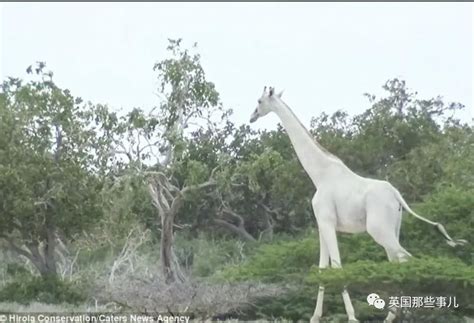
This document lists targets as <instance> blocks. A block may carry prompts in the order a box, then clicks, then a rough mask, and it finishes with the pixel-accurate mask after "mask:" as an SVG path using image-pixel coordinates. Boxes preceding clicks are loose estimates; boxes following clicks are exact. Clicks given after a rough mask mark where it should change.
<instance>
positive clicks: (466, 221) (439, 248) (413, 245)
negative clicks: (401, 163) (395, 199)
mask: <svg viewBox="0 0 474 323" xmlns="http://www.w3.org/2000/svg"><path fill="white" fill-rule="evenodd" d="M416 212H418V213H419V214H422V215H424V216H426V217H427V218H429V219H431V220H433V221H437V222H440V223H442V224H443V225H444V226H445V228H446V230H447V231H448V232H449V233H450V234H451V235H452V236H453V237H455V238H459V239H466V240H468V241H469V240H472V237H473V236H474V225H473V224H474V223H473V221H474V190H472V189H468V190H466V189H463V188H459V187H456V186H448V185H446V186H441V187H440V188H439V189H438V190H437V191H436V192H434V193H433V194H432V195H430V196H429V197H428V198H427V199H426V201H425V202H424V203H421V204H419V205H418V206H417V207H416ZM401 230H402V233H401V236H400V241H401V243H402V245H405V246H406V248H407V249H408V250H409V251H410V252H411V253H412V254H413V255H415V256H421V255H431V256H436V255H444V256H453V255H455V256H457V257H459V258H460V259H461V260H463V261H464V262H465V263H466V264H471V265H472V264H473V255H474V246H473V244H472V241H470V242H471V243H469V244H467V245H464V246H462V247H455V248H452V247H450V246H448V245H447V244H446V242H445V240H444V239H443V238H442V237H441V235H440V234H439V232H438V231H437V230H436V229H435V228H433V227H432V226H429V225H427V224H426V223H424V222H421V221H419V220H417V219H415V218H414V217H412V216H410V215H406V216H405V217H404V220H403V223H402V229H401Z"/></svg>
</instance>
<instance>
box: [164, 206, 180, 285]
mask: <svg viewBox="0 0 474 323" xmlns="http://www.w3.org/2000/svg"><path fill="white" fill-rule="evenodd" d="M173 223H174V215H173V214H170V213H167V212H166V213H165V214H161V244H160V255H161V257H160V263H161V272H162V274H163V277H164V278H165V281H166V283H167V284H169V283H173V282H175V281H176V277H177V276H176V273H175V271H174V266H173V260H174V259H173V258H174V253H173Z"/></svg>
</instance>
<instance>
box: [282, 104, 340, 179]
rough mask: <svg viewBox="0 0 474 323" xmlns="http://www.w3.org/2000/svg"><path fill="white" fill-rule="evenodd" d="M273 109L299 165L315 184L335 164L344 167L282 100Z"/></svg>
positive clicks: (324, 177)
mask: <svg viewBox="0 0 474 323" xmlns="http://www.w3.org/2000/svg"><path fill="white" fill-rule="evenodd" d="M274 111H275V113H276V114H277V115H278V117H279V118H280V120H281V122H282V124H283V127H284V128H285V130H286V132H287V133H288V136H289V137H290V141H291V143H292V145H293V147H294V149H295V151H296V155H297V156H298V159H299V161H300V163H301V165H302V166H303V168H304V170H305V171H306V173H308V175H309V177H310V178H311V180H312V181H313V183H314V184H315V185H317V183H321V182H322V181H323V180H325V179H326V178H327V177H328V176H330V175H329V174H330V171H329V169H331V170H332V169H334V167H335V166H342V167H344V164H343V163H342V161H341V160H340V159H339V158H337V157H336V156H334V155H332V154H331V153H329V152H328V151H326V150H325V149H324V148H323V147H322V146H321V145H319V143H318V142H317V141H316V140H315V139H314V138H313V136H312V135H311V134H310V133H309V131H308V130H307V129H306V128H305V126H304V125H303V124H302V123H301V122H300V121H299V120H298V118H297V117H296V115H295V114H294V113H293V111H291V109H290V108H289V107H288V106H287V105H286V104H285V103H284V102H283V101H281V100H278V103H277V104H276V106H275V109H274Z"/></svg>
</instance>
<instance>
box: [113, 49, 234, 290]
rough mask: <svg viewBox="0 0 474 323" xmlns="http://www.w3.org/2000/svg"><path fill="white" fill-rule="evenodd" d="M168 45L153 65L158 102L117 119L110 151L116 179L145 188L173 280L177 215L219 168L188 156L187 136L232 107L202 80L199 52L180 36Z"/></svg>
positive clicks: (168, 279)
mask: <svg viewBox="0 0 474 323" xmlns="http://www.w3.org/2000/svg"><path fill="white" fill-rule="evenodd" d="M194 47H196V45H195V46H194ZM167 49H168V51H169V52H170V54H171V58H168V59H164V60H162V61H160V62H158V63H156V64H155V66H154V70H155V71H157V74H158V81H159V88H158V97H159V98H160V102H159V105H158V106H157V107H155V108H154V109H152V110H151V111H150V112H149V113H145V112H144V111H143V110H141V109H138V108H137V109H134V110H133V111H131V112H130V113H128V114H127V115H125V116H122V117H120V118H118V122H117V123H116V124H115V125H114V128H113V131H112V132H111V133H112V137H111V139H110V141H111V142H113V147H114V148H113V149H111V151H110V155H111V156H112V158H113V160H114V166H113V169H114V174H115V177H116V180H117V181H119V182H120V181H122V182H123V180H124V179H127V180H129V181H130V182H134V183H136V184H137V185H146V186H147V187H148V192H149V195H150V197H151V201H152V203H153V205H154V206H155V208H156V211H157V214H158V216H159V225H158V227H159V230H160V241H161V243H160V255H161V257H160V263H161V266H160V269H161V272H162V274H163V276H164V278H165V280H166V282H168V283H171V282H174V281H176V280H182V279H183V276H182V275H181V274H180V270H179V266H178V263H177V260H176V257H175V256H174V252H173V234H174V226H175V220H176V217H177V215H178V214H179V212H180V210H181V209H182V207H183V205H184V203H185V201H186V199H188V198H189V197H191V196H192V194H193V192H194V191H197V190H201V189H207V188H209V187H212V186H214V185H215V181H214V178H213V176H214V174H215V172H216V171H217V168H216V167H214V168H210V167H209V165H206V164H202V163H199V162H198V161H193V160H192V159H190V158H189V154H187V149H188V145H189V137H190V136H191V133H192V132H193V131H199V129H202V128H206V129H216V127H218V125H219V123H220V122H221V121H223V120H225V119H226V117H227V116H228V115H229V113H230V111H226V110H224V108H223V107H222V104H221V102H220V100H219V94H218V92H217V90H216V89H215V86H214V84H213V83H212V82H209V81H208V80H207V79H206V75H205V73H204V69H203V68H202V66H201V63H200V56H199V55H198V54H192V53H190V51H189V50H187V49H182V48H181V40H169V46H168V48H167ZM216 166H218V165H216ZM182 170H184V172H180V171H182ZM130 178H134V179H132V180H130ZM145 220H146V221H147V222H148V223H150V219H145ZM153 222H157V221H156V219H155V220H153Z"/></svg>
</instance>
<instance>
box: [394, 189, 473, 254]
mask: <svg viewBox="0 0 474 323" xmlns="http://www.w3.org/2000/svg"><path fill="white" fill-rule="evenodd" d="M392 188H393V191H394V193H395V198H396V199H397V201H398V202H399V203H400V205H401V206H402V207H403V208H404V209H405V210H406V211H407V212H408V213H410V214H411V215H413V216H414V217H415V218H417V219H419V220H421V221H423V222H426V223H428V224H431V225H432V226H434V227H435V228H436V229H437V230H438V232H439V233H441V235H442V236H443V237H444V238H445V239H446V243H447V244H448V245H450V246H451V247H455V246H462V245H465V244H467V243H468V242H467V240H464V239H456V240H455V239H453V238H451V236H450V235H449V234H448V232H447V231H446V229H445V228H444V226H443V225H442V224H441V223H438V222H433V221H430V220H428V219H427V218H424V217H422V216H421V215H419V214H417V213H415V212H414V211H413V210H412V209H411V208H410V207H409V206H408V204H407V202H406V201H405V200H404V199H403V197H402V195H401V194H400V192H399V191H398V190H397V189H396V188H395V187H393V186H392Z"/></svg>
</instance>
